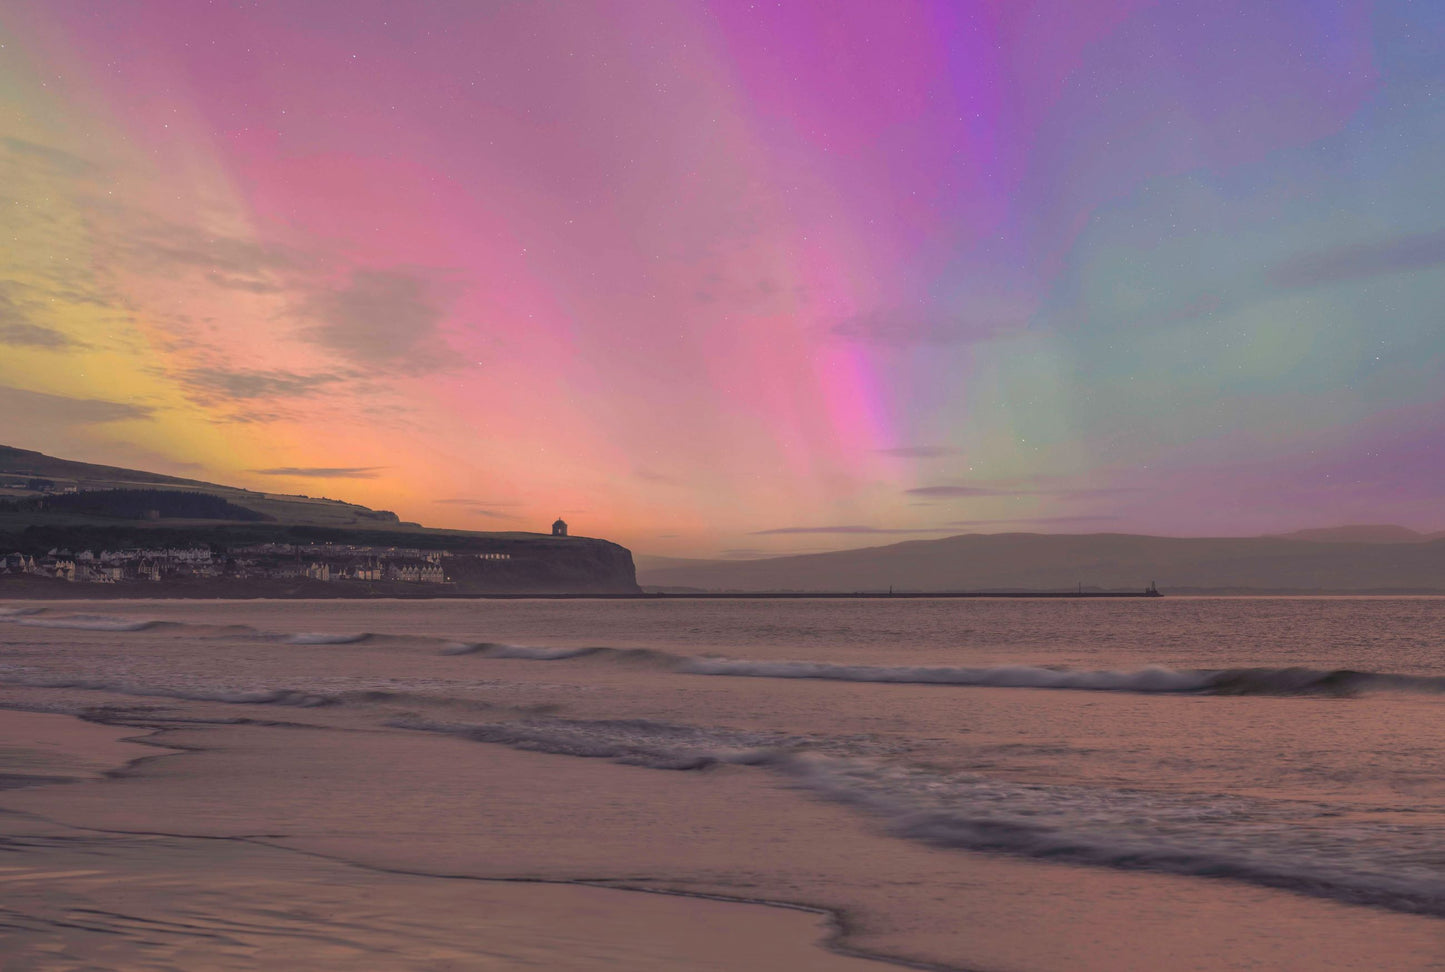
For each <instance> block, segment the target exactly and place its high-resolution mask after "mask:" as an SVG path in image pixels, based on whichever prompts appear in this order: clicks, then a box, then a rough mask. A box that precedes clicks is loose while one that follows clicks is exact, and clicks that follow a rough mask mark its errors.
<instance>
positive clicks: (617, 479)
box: [0, 0, 1445, 556]
mask: <svg viewBox="0 0 1445 972" xmlns="http://www.w3.org/2000/svg"><path fill="white" fill-rule="evenodd" d="M0 44H3V47H0V212H3V214H4V216H3V219H4V223H3V230H4V232H3V233H0V254H3V256H0V442H4V443H6V444H9V445H14V446H20V447H23V448H33V449H42V450H44V451H46V452H49V453H51V454H55V455H62V456H65V457H67V458H75V459H84V460H88V461H96V462H107V463H114V464H121V465H132V466H138V467H141V468H148V469H153V470H155V471H159V472H167V473H173V474H178V475H184V476H190V477H194V478H200V479H207V480H212V481H218V482H225V483H230V484H234V485H242V486H247V487H251V488H256V489H268V490H272V491H277V492H301V493H309V494H311V495H332V496H338V497H344V498H346V499H350V500H354V501H357V502H362V503H366V504H368V505H371V506H375V507H381V508H386V509H393V510H396V511H398V512H399V513H400V514H401V515H402V516H403V518H406V519H412V520H419V521H421V522H424V523H426V524H428V525H434V526H453V527H465V528H470V529H505V530H512V529H536V530H540V529H544V528H545V527H546V525H547V523H549V522H550V520H551V519H552V518H553V517H554V516H556V515H557V514H558V513H562V514H563V515H564V516H566V517H567V519H568V520H569V521H571V522H573V524H574V527H575V532H578V533H581V534H585V535H589V536H603V537H608V538H611V539H615V540H618V541H619V542H622V543H624V544H626V545H628V546H630V547H632V548H633V549H634V550H639V551H642V552H654V553H668V554H679V555H697V556H715V555H720V554H721V555H741V554H745V553H750V552H756V553H766V552H787V551H795V550H810V549H823V548H834V547H841V546H857V545H861V544H864V543H873V542H884V541H888V540H896V539H907V538H910V537H918V538H922V537H929V536H938V535H945V534H949V533H958V532H967V531H970V530H980V531H999V530H1037V531H1045V532H1047V531H1062V532H1082V531H1111V532H1112V531H1127V532H1154V533H1165V534H1174V535H1188V534H1209V535H1227V534H1248V533H1259V532H1266V531H1276V530H1289V529H1296V528H1302V527H1312V526H1328V525H1335V524H1341V523H1351V522H1398V523H1402V524H1405V525H1408V526H1413V527H1416V528H1421V529H1441V528H1445V513H1442V512H1441V510H1442V504H1441V500H1442V498H1445V452H1442V442H1445V380H1442V377H1441V376H1442V371H1445V180H1442V177H1441V173H1445V5H1441V4H1431V3H1422V2H1405V0H1382V2H1350V0H1339V2H1333V0H1309V2H1302V0H1278V2H1271V3H1267V4H1261V3H1243V2H1231V0H1212V2H1175V3H1148V2H1141V0H1072V2H1069V0H1058V2H1022V0H1013V2H1006V0H997V2H992V0H990V2H984V0H956V2H938V3H924V2H904V0H889V2H877V0H871V2H851V3H841V2H828V3H791V2H787V3H756V4H753V3H747V2H724V3H697V2H680V0H677V2H674V0H668V2H636V3H631V2H629V3H621V2H618V3H610V2H605V3H604V2H592V3H513V2H497V3H484V2H477V3H451V2H446V3H442V2H417V3H406V4H403V3H376V2H357V0H348V2H345V3H338V2H317V0H294V2H275V3H244V4H230V3H208V4H203V3H198V2H113V3H93V2H70V0H44V2H16V0H0Z"/></svg>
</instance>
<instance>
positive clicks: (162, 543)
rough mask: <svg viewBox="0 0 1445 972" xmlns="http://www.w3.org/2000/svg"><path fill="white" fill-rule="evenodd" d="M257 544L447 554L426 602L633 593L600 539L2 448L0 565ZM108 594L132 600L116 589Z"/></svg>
mask: <svg viewBox="0 0 1445 972" xmlns="http://www.w3.org/2000/svg"><path fill="white" fill-rule="evenodd" d="M34 480H44V482H34ZM72 490H78V491H79V492H74V491H72ZM256 544H281V545H302V546H306V545H315V544H336V545H348V546H351V547H366V548H374V549H377V550H382V549H388V548H407V549H416V550H426V551H443V550H445V551H447V552H448V553H449V554H450V555H451V556H450V558H449V559H448V561H447V573H448V575H449V576H452V577H453V578H455V581H456V583H455V585H454V586H450V587H448V588H447V589H446V591H445V592H443V591H442V590H441V589H439V588H438V589H435V590H433V589H432V588H427V590H428V592H429V593H432V594H442V593H446V594H448V595H451V596H458V595H460V596H466V595H468V594H486V593H528V594H558V593H603V594H631V593H635V592H636V591H637V583H636V576H635V572H634V569H633V564H632V553H631V551H629V550H628V549H627V548H625V547H622V546H619V545H618V544H615V543H611V542H610V541H607V540H600V539H595V538H590V537H553V536H551V535H549V534H539V533H522V532H507V533H481V532H474V531H468V530H434V529H428V528H426V527H422V526H420V525H418V524H416V523H403V522H401V521H400V520H398V518H397V516H396V514H395V513H391V512H388V511H386V510H372V509H368V508H367V507H365V506H360V505H358V504H355V503H345V502H342V501H340V500H331V499H317V498H312V497H308V496H290V495H286V494H280V493H262V492H256V491H254V490H247V489H237V488H235V487H232V486H220V485H217V484H215V483H205V482H200V481H198V480H190V479H180V478H178V477H174V476H162V475H159V474H157V473H149V472H143V471H141V470H136V469H122V468H119V467H116V466H100V465H95V464H92V463H85V462H72V461H70V460H67V459H57V458H55V457H53V456H47V455H44V454H43V453H39V452H31V451H28V450H24V449H14V448H10V447H8V446H0V557H3V556H4V555H5V554H8V553H11V552H15V553H20V554H25V555H29V556H40V555H43V554H45V553H46V552H47V551H50V550H53V549H59V550H63V549H69V550H71V551H76V552H78V551H82V550H94V551H100V550H106V549H109V550H118V549H127V548H149V547H190V546H203V547H210V548H211V549H212V550H213V551H217V552H224V551H229V550H233V549H236V548H243V547H247V546H251V545H256ZM478 555H481V556H478ZM359 556H365V554H364V553H363V554H359ZM0 580H5V581H7V583H6V585H4V586H3V587H0V596H12V597H19V596H49V595H45V594H44V593H43V592H42V591H40V590H38V589H37V590H34V591H32V590H30V589H31V588H35V587H36V586H37V584H38V583H39V581H37V580H36V579H35V578H31V577H24V578H19V577H14V576H11V577H0ZM47 583H48V584H50V585H51V586H53V585H55V584H58V585H59V588H60V591H61V594H64V593H66V592H69V595H70V596H75V591H76V586H73V585H68V584H65V583H64V582H56V581H53V580H51V581H48V582H47ZM22 586H24V587H25V591H21V590H20V588H21V587H22ZM41 586H44V585H41ZM243 586H244V585H243ZM180 587H185V585H179V586H178V585H160V586H158V587H147V588H146V589H145V590H146V591H147V592H150V593H147V594H145V595H144V596H152V595H153V594H155V593H165V592H167V591H172V590H173V589H174V590H179V589H180ZM236 588H237V585H236V584H234V583H232V582H230V581H228V580H225V579H217V580H215V581H206V582H197V583H193V584H190V585H189V586H188V587H185V589H184V592H183V593H179V594H172V596H194V597H207V596H209V597H214V596H233V594H234V590H233V589H236ZM252 588H254V590H253V592H252V593H251V594H250V595H249V596H267V597H283V596H309V597H317V596H354V595H356V594H358V593H367V592H369V593H370V594H371V595H372V596H383V595H385V596H400V595H401V593H402V591H401V590H400V589H399V588H398V587H397V585H392V586H390V587H387V586H385V585H381V586H377V585H370V586H369V587H368V585H350V586H346V585H335V584H321V585H319V586H318V585H315V584H313V585H311V586H309V587H306V589H305V591H304V592H301V593H297V591H293V590H291V588H290V587H278V586H276V585H271V586H266V585H261V586H260V587H257V586H256V585H254V584H253V585H252ZM107 590H109V589H107ZM51 593H54V592H51ZM110 593H111V594H113V595H115V596H141V595H138V594H136V593H135V592H134V591H130V590H129V589H128V588H127V589H122V588H120V587H117V588H116V589H115V590H114V591H110ZM57 596H59V595H57Z"/></svg>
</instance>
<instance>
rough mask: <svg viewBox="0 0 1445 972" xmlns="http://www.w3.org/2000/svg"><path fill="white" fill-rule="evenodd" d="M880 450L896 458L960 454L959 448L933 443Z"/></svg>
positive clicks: (933, 457)
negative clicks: (933, 444)
mask: <svg viewBox="0 0 1445 972" xmlns="http://www.w3.org/2000/svg"><path fill="white" fill-rule="evenodd" d="M878 452H879V453H881V454H882V455H885V456H893V457H894V458H896V459H941V458H943V457H945V456H956V455H959V451H958V450H957V449H950V448H949V447H948V446H931V445H915V446H895V447H894V448H892V449H879V450H878Z"/></svg>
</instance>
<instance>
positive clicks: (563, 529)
mask: <svg viewBox="0 0 1445 972" xmlns="http://www.w3.org/2000/svg"><path fill="white" fill-rule="evenodd" d="M566 535H567V521H566V520H564V519H562V518H561V517H560V516H559V517H557V522H555V523H553V524H552V536H554V537H565V536H566Z"/></svg>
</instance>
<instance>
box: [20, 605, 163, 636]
mask: <svg viewBox="0 0 1445 972" xmlns="http://www.w3.org/2000/svg"><path fill="white" fill-rule="evenodd" d="M39 613H40V612H39V611H38V610H35V611H28V612H25V611H22V612H17V613H15V614H3V615H0V622H6V623H9V624H15V625H20V626H21V627H26V628H71V629H75V630H79V631H150V630H151V629H153V628H159V627H165V626H169V625H171V624H172V622H169V621H145V620H136V619H134V618H111V617H105V616H103V615H95V614H75V615H70V616H68V617H60V618H38V617H34V616H33V615H35V614H39Z"/></svg>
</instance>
